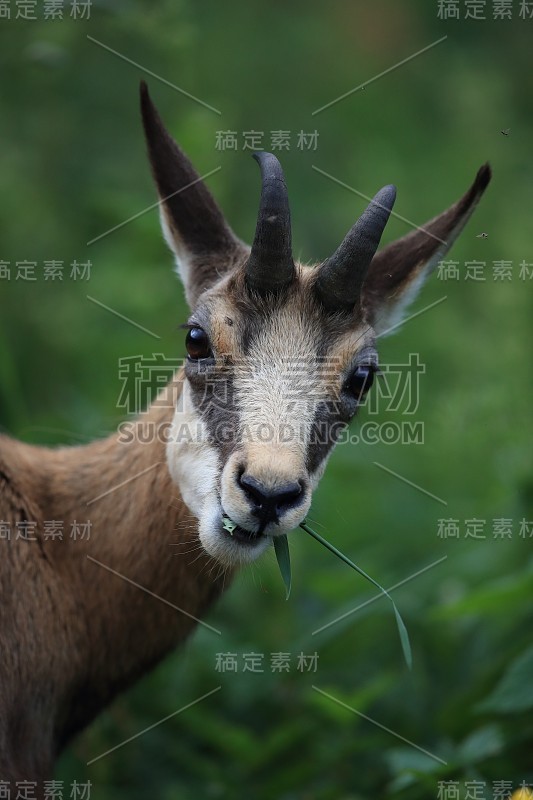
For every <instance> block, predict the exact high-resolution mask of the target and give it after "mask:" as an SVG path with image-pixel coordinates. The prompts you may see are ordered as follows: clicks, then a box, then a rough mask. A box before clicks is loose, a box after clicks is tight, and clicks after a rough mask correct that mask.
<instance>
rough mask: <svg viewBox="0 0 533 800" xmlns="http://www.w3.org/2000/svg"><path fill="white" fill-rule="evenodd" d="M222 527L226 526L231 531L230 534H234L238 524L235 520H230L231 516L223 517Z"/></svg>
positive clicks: (226, 529) (225, 528)
mask: <svg viewBox="0 0 533 800" xmlns="http://www.w3.org/2000/svg"><path fill="white" fill-rule="evenodd" d="M222 527H223V528H224V530H225V531H227V532H228V533H229V535H230V536H233V531H234V530H235V528H236V527H237V526H236V524H235V523H234V522H232V521H231V520H230V518H229V517H223V519H222Z"/></svg>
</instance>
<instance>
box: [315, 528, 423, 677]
mask: <svg viewBox="0 0 533 800" xmlns="http://www.w3.org/2000/svg"><path fill="white" fill-rule="evenodd" d="M300 528H302V529H303V530H304V531H305V532H306V533H308V534H309V535H310V536H312V537H313V538H314V539H316V540H317V542H320V544H322V545H324V547H326V548H327V549H328V550H330V551H331V552H332V553H333V554H334V555H336V556H337V558H340V559H341V561H344V563H345V564H348V566H349V567H351V568H352V569H354V570H355V571H356V572H358V573H359V574H360V575H362V576H363V578H366V579H367V581H370V583H372V584H374V586H375V587H376V588H377V589H379V591H380V592H382V593H383V594H384V595H385V597H387V598H388V599H389V600H390V601H391V603H392V608H393V609H394V616H395V617H396V625H397V626H398V633H399V635H400V642H401V645H402V650H403V657H404V658H405V663H406V664H407V666H408V667H409V669H411V667H412V665H413V656H412V653H411V643H410V641H409V634H408V633H407V628H406V627H405V624H404V621H403V619H402V618H401V616H400V612H399V611H398V609H397V608H396V603H395V602H394V600H393V599H392V597H391V596H390V594H389V593H388V591H387V590H386V589H384V588H383V586H380V584H379V583H378V582H377V581H375V580H374V578H371V577H370V575H367V573H366V572H365V571H364V570H362V569H361V567H358V566H357V564H354V562H353V561H351V560H350V559H349V558H348V557H347V556H345V555H344V553H341V551H340V550H338V549H337V548H336V547H335V546H334V545H332V544H330V543H329V542H328V541H327V539H324V538H323V537H322V536H320V534H319V533H317V532H316V531H314V530H313V529H312V528H310V527H309V526H308V525H307V524H306V523H305V521H304V522H302V523H301V524H300Z"/></svg>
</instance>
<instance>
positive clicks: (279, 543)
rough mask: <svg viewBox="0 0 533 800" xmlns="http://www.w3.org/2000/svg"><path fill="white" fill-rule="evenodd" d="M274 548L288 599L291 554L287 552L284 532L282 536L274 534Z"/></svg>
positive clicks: (290, 580)
mask: <svg viewBox="0 0 533 800" xmlns="http://www.w3.org/2000/svg"><path fill="white" fill-rule="evenodd" d="M274 550H275V551H276V558H277V559H278V565H279V571H280V572H281V577H282V578H283V583H284V584H285V589H286V591H287V596H286V598H285V599H286V600H288V599H289V595H290V593H291V583H292V576H291V556H290V553H289V542H288V540H287V536H286V534H283V535H282V536H274Z"/></svg>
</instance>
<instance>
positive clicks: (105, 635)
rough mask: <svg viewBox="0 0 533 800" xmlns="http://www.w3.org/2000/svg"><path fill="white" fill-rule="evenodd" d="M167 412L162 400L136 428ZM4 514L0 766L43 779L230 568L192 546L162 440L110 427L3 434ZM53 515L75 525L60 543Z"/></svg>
mask: <svg viewBox="0 0 533 800" xmlns="http://www.w3.org/2000/svg"><path fill="white" fill-rule="evenodd" d="M181 385H182V384H181V380H180V379H177V380H175V381H174V382H173V384H171V386H170V387H169V388H168V390H167V392H172V393H175V394H177V393H179V392H180V391H181ZM169 415H170V416H171V415H172V407H171V406H169V404H168V403H167V404H166V407H165V408H161V407H160V406H159V405H157V406H156V407H154V408H153V409H150V410H149V411H148V412H146V413H144V414H143V415H142V419H140V420H139V422H138V426H139V427H138V430H141V428H142V427H143V426H145V425H146V426H147V427H148V428H149V427H150V425H160V424H164V423H165V421H166V419H167V418H168V417H169ZM135 429H136V428H135V427H134V430H135ZM130 438H131V437H129V439H130ZM154 465H155V466H154ZM126 481H129V482H128V483H125V482H126ZM121 484H124V485H123V486H121V488H118V489H116V488H115V487H117V486H119V485H121ZM113 489H114V491H110V490H113ZM107 492H109V493H108V494H106V493H107ZM101 495H103V496H102V497H100V496H101ZM95 498H99V499H96V500H95ZM87 519H90V521H91V528H90V534H89V538H88V539H87V538H84V539H75V540H73V539H71V538H70V536H69V530H70V524H71V523H72V522H74V521H76V520H77V521H78V522H80V521H82V520H87ZM0 520H1V521H3V522H5V523H7V524H8V525H9V526H10V528H11V537H10V539H9V540H7V539H6V540H5V541H2V543H1V544H2V561H1V566H0V596H1V603H0V776H1V778H2V779H3V780H11V781H15V780H31V779H34V780H42V779H44V778H48V777H50V776H51V773H52V765H53V762H54V759H55V757H56V756H57V754H58V752H59V750H60V749H61V748H62V747H63V746H64V744H65V743H66V742H67V741H68V740H69V738H70V737H71V736H72V735H73V734H75V733H76V732H77V731H78V730H80V729H81V728H83V727H84V726H86V725H87V724H88V722H90V721H91V719H92V718H93V717H94V716H95V715H96V714H97V713H98V712H99V711H100V710H101V709H102V708H103V707H104V706H105V705H106V704H107V703H108V702H109V701H110V700H111V699H112V698H113V696H114V695H115V694H117V693H118V692H120V691H122V690H123V689H124V688H126V687H127V686H129V685H130V684H131V683H132V682H133V681H135V680H136V679H137V678H138V677H140V676H141V675H142V674H144V673H145V672H146V671H148V670H149V669H150V668H151V667H152V666H154V665H155V664H156V663H157V662H158V661H160V660H161V658H162V657H163V656H164V655H166V653H168V651H169V650H171V649H172V648H173V647H174V646H175V645H176V644H178V643H179V642H182V641H183V640H184V639H185V638H186V637H187V636H188V635H189V633H190V632H191V631H192V629H193V628H194V626H195V622H194V619H192V617H202V616H203V615H204V613H205V611H206V609H207V607H208V606H209V604H210V603H211V602H212V601H213V600H214V599H215V598H216V597H217V596H218V595H219V593H220V591H221V590H222V585H223V583H224V581H226V585H227V581H228V575H227V571H225V572H224V576H222V574H221V570H220V568H218V567H217V565H216V564H214V563H213V562H212V560H211V559H210V557H209V556H208V555H207V554H206V553H203V551H201V550H198V548H196V549H195V547H194V545H195V543H197V538H196V535H195V525H194V524H193V522H194V521H193V518H192V517H191V514H190V512H189V511H188V509H187V508H186V507H185V506H184V505H183V503H182V502H181V499H180V496H179V492H178V490H177V488H176V486H175V485H174V484H173V483H172V481H171V478H170V475H169V472H168V468H167V465H166V456H165V446H164V444H162V443H161V442H159V441H154V442H151V443H148V444H147V443H145V442H144V441H139V440H138V439H136V438H134V439H133V441H130V440H128V442H127V443H125V442H122V441H120V437H119V435H118V434H113V435H112V436H110V437H108V438H107V439H103V440H101V441H96V442H93V443H91V444H88V445H84V446H81V447H61V448H58V449H47V448H43V447H34V446H31V445H27V444H23V443H20V442H17V441H15V440H13V439H9V438H7V437H5V436H0ZM45 520H60V521H63V522H64V534H63V538H62V540H60V539H58V538H56V539H49V538H45V537H44V534H43V523H44V521H45ZM28 521H29V522H35V523H37V525H36V528H35V531H34V532H33V531H32V533H31V534H29V536H31V539H28V538H21V536H18V535H17V532H18V533H20V532H22V531H23V527H21V526H19V527H18V528H17V527H16V526H17V523H21V522H22V523H24V522H28ZM88 556H89V557H94V558H96V559H97V560H98V561H99V562H101V563H103V564H105V565H106V566H108V567H109V568H111V569H114V570H116V571H117V572H118V573H120V574H121V575H124V576H126V577H127V578H129V579H130V580H132V581H134V582H136V583H138V584H139V585H140V586H142V587H144V588H145V589H147V590H149V591H151V592H153V593H154V594H156V595H158V596H159V597H162V598H164V599H165V600H167V601H168V602H169V603H171V604H172V605H173V606H176V607H177V608H180V609H183V610H184V611H186V612H187V613H188V614H190V615H192V616H191V617H189V616H187V615H186V614H184V613H181V612H180V611H178V610H176V609H174V608H172V607H171V606H169V605H166V604H165V603H162V602H161V601H160V600H158V599H157V598H155V597H153V596H151V595H150V594H148V593H147V592H145V591H141V590H140V589H138V588H137V587H135V586H133V585H132V584H130V583H128V582H127V581H126V580H124V579H121V578H120V577H119V576H118V575H114V574H112V573H111V572H109V571H108V570H107V569H104V568H102V567H101V566H100V565H99V564H96V563H95V562H94V561H91V559H90V558H88Z"/></svg>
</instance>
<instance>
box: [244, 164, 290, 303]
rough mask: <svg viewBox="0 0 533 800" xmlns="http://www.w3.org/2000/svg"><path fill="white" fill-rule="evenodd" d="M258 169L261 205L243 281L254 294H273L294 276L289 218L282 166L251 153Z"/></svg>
mask: <svg viewBox="0 0 533 800" xmlns="http://www.w3.org/2000/svg"><path fill="white" fill-rule="evenodd" d="M254 158H255V160H256V161H257V162H258V164H259V166H260V168H261V183H262V185H261V201H260V205H259V213H258V216H257V226H256V229H255V238H254V243H253V245H252V250H251V252H250V257H249V258H248V261H247V262H246V266H245V271H246V281H247V283H248V285H249V286H250V287H251V288H252V289H255V290H256V291H257V292H260V293H265V292H275V291H277V290H278V289H281V288H283V287H285V286H287V285H288V284H289V283H290V282H291V281H292V279H293V278H294V275H295V269H294V261H293V258H292V247H291V214H290V211H289V198H288V195H287V186H286V185H285V177H284V175H283V170H282V168H281V164H280V163H279V161H278V159H277V158H276V156H274V155H272V153H264V152H261V153H254Z"/></svg>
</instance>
